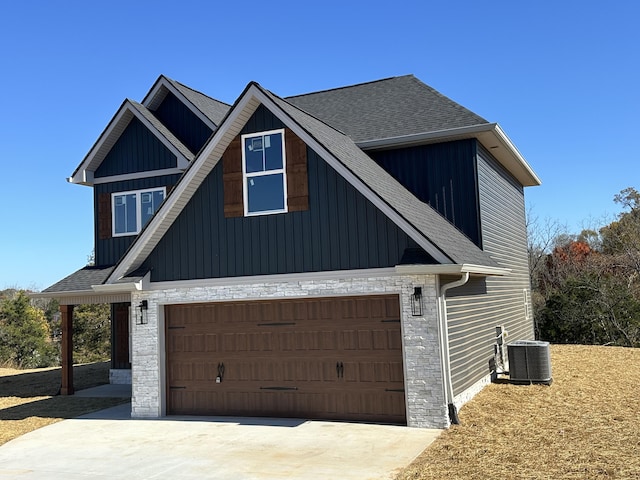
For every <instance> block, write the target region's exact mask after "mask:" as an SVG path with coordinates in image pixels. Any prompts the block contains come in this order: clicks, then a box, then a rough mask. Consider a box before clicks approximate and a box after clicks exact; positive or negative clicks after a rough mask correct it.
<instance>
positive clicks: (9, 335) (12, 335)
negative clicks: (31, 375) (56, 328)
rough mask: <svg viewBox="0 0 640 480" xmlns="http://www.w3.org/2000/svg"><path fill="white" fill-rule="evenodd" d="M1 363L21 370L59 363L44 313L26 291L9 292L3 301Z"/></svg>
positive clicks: (1, 307)
mask: <svg viewBox="0 0 640 480" xmlns="http://www.w3.org/2000/svg"><path fill="white" fill-rule="evenodd" d="M0 363H1V364H4V365H9V366H12V367H17V368H38V367H48V366H50V365H53V364H55V363H57V349H56V347H55V345H54V344H53V342H52V339H51V332H50V328H49V324H48V323H47V320H46V318H45V316H44V313H43V311H42V310H41V309H39V308H37V307H34V306H33V305H31V300H30V298H29V297H28V296H27V294H26V293H25V292H24V291H13V292H9V294H8V295H5V296H4V298H2V300H1V301H0Z"/></svg>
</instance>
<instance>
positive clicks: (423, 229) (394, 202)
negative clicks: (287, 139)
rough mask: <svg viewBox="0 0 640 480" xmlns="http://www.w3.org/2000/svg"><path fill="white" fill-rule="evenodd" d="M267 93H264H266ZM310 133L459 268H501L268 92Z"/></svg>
mask: <svg viewBox="0 0 640 480" xmlns="http://www.w3.org/2000/svg"><path fill="white" fill-rule="evenodd" d="M263 91H264V89H263ZM265 93H266V94H267V95H269V96H270V98H271V99H272V100H273V101H274V102H275V103H276V104H277V105H278V106H279V107H280V108H281V109H282V110H283V111H284V112H285V113H286V114H287V115H289V116H290V117H291V118H292V119H293V120H294V121H296V122H297V123H298V124H299V125H300V126H301V127H302V128H304V129H305V130H306V131H307V133H309V134H310V135H311V136H312V137H314V138H315V139H316V140H317V141H318V142H319V143H321V144H322V145H323V146H324V147H325V148H327V150H328V151H329V152H330V153H331V154H332V155H333V156H334V157H335V158H336V159H337V160H339V161H340V162H341V163H343V164H344V165H345V166H346V167H347V168H348V169H349V170H350V171H351V172H352V173H353V174H354V175H356V176H357V177H358V178H360V180H362V182H363V183H364V184H365V185H367V186H369V187H370V188H371V189H372V190H373V191H374V192H375V193H376V194H377V195H378V196H379V197H380V198H381V199H382V200H384V201H385V202H386V203H387V204H388V205H389V206H391V207H392V208H393V209H394V210H395V211H396V212H398V213H399V214H400V215H401V216H402V217H403V218H404V219H405V220H407V221H408V222H409V223H410V224H411V225H413V226H414V228H416V229H417V230H418V231H419V232H420V233H421V234H422V235H424V236H425V238H427V239H428V240H429V241H430V242H431V243H433V244H434V245H435V246H436V247H437V248H438V249H440V250H441V251H442V252H443V253H444V254H445V255H446V256H447V257H449V258H450V259H451V260H452V261H453V262H454V263H457V264H473V265H484V266H491V267H498V266H499V265H498V264H497V263H496V262H495V261H494V260H493V259H492V258H491V257H490V256H489V254H487V253H485V252H484V251H482V250H481V249H480V248H478V247H477V246H476V245H475V244H474V243H473V242H472V241H471V240H469V239H468V238H467V237H466V236H465V235H464V234H463V233H461V232H460V231H459V230H458V229H457V228H456V227H454V226H453V225H452V224H451V223H450V222H449V221H448V220H447V219H446V218H444V217H443V216H442V215H440V214H439V213H438V212H437V211H436V210H434V209H433V208H432V207H431V206H429V205H428V204H426V203H424V202H421V201H420V200H418V199H417V198H416V197H415V196H414V195H413V194H412V193H411V192H409V191H408V190H407V189H406V188H405V187H403V186H402V185H401V184H400V183H399V182H398V181H397V180H396V179H394V178H393V177H392V176H391V175H390V174H389V173H387V172H386V171H385V170H384V169H383V168H382V167H380V166H379V165H378V164H377V163H376V162H375V161H373V160H372V159H371V158H370V157H369V156H368V155H367V154H366V153H364V152H363V151H362V150H361V149H360V148H358V146H357V145H356V144H355V143H354V141H353V140H352V139H351V138H349V137H348V136H347V135H345V134H343V133H341V132H339V131H337V130H336V129H334V128H332V127H331V126H329V125H327V124H326V123H324V122H322V121H320V120H318V119H317V118H314V117H313V116H311V115H309V114H308V113H306V112H304V111H302V110H300V109H299V108H297V107H296V106H294V105H291V104H290V103H288V102H287V101H285V100H283V99H281V98H280V97H278V96H276V95H274V94H273V93H271V92H268V91H265Z"/></svg>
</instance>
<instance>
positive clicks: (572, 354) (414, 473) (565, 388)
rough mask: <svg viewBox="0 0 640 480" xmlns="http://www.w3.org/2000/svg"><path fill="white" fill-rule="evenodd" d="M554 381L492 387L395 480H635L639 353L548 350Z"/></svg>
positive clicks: (639, 455)
mask: <svg viewBox="0 0 640 480" xmlns="http://www.w3.org/2000/svg"><path fill="white" fill-rule="evenodd" d="M551 362H552V372H553V379H554V381H553V384H552V385H551V386H550V387H548V386H542V385H528V386H522V385H509V384H492V385H489V386H488V387H487V388H485V389H484V390H483V391H482V392H480V393H479V394H478V395H477V396H476V397H475V398H474V399H473V400H472V401H471V402H469V403H468V404H467V405H465V406H464V407H463V408H462V409H461V410H460V425H457V426H454V427H452V428H451V429H449V430H447V431H446V432H444V433H443V434H442V435H440V437H439V438H438V439H437V440H436V441H435V442H434V443H433V444H432V445H431V446H430V447H429V448H428V449H427V450H425V451H424V452H423V454H422V455H420V456H419V457H418V458H417V459H416V460H415V461H414V462H413V463H412V464H411V465H410V466H409V467H407V468H405V469H404V470H403V471H402V472H401V473H400V474H399V475H398V477H397V480H409V479H449V480H452V479H465V480H468V479H483V480H484V479H494V478H495V479H498V478H499V479H580V480H583V479H613V478H615V479H640V349H626V348H619V347H594V346H580V345H575V346H572V345H561V346H555V345H554V346H552V347H551Z"/></svg>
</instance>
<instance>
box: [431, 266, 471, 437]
mask: <svg viewBox="0 0 640 480" xmlns="http://www.w3.org/2000/svg"><path fill="white" fill-rule="evenodd" d="M468 281H469V272H464V273H463V274H462V277H460V279H459V280H456V281H454V282H450V283H446V284H444V285H442V286H440V293H439V295H438V309H439V310H440V312H439V313H440V315H439V317H440V347H441V351H440V355H441V358H442V369H443V378H444V394H445V401H446V403H447V408H448V409H449V420H450V421H451V423H452V424H454V425H458V424H459V423H460V420H459V419H458V411H457V409H456V406H455V405H454V404H453V381H452V380H451V359H450V357H449V325H448V321H447V298H446V297H447V291H449V290H450V289H452V288H456V287H461V286H462V285H464V284H465V283H467V282H468Z"/></svg>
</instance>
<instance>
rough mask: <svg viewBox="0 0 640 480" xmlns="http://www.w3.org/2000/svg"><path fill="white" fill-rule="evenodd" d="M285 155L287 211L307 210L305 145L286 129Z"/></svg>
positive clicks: (307, 191) (307, 192)
mask: <svg viewBox="0 0 640 480" xmlns="http://www.w3.org/2000/svg"><path fill="white" fill-rule="evenodd" d="M284 137H285V151H286V155H287V160H286V161H287V209H288V211H290V212H296V211H301V210H309V179H308V176H307V145H306V144H305V143H304V142H303V141H302V140H301V139H300V138H299V137H298V136H296V135H295V134H294V133H293V132H292V131H291V130H289V129H288V128H287V129H285V132H284Z"/></svg>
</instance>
